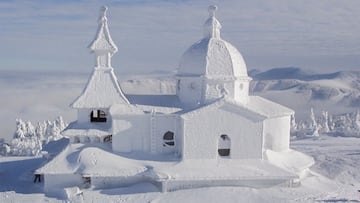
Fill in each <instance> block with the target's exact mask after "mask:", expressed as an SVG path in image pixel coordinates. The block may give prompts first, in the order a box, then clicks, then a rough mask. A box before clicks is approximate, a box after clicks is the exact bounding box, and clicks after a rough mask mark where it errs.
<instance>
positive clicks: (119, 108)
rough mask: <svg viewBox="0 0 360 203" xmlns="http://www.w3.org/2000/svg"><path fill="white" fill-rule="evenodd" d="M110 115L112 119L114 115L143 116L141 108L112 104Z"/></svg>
mask: <svg viewBox="0 0 360 203" xmlns="http://www.w3.org/2000/svg"><path fill="white" fill-rule="evenodd" d="M110 114H111V116H112V117H113V118H114V116H116V115H130V114H131V115H135V114H138V115H139V114H144V111H142V109H141V108H139V107H138V106H137V105H132V104H114V105H112V106H111V108H110Z"/></svg>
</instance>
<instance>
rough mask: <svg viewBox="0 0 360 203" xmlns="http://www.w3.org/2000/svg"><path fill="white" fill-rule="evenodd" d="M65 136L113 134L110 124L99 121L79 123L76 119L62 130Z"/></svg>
mask: <svg viewBox="0 0 360 203" xmlns="http://www.w3.org/2000/svg"><path fill="white" fill-rule="evenodd" d="M61 134H62V135H64V136H68V137H71V136H89V137H103V136H106V135H109V134H111V126H110V124H104V123H101V124H98V123H78V122H77V121H74V122H72V123H70V124H69V125H68V126H67V127H66V129H65V130H63V131H62V132H61Z"/></svg>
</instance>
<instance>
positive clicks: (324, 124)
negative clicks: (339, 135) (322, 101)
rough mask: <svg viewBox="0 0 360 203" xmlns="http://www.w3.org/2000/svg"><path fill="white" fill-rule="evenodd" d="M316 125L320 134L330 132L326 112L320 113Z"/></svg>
mask: <svg viewBox="0 0 360 203" xmlns="http://www.w3.org/2000/svg"><path fill="white" fill-rule="evenodd" d="M317 124H318V126H319V128H320V129H319V131H320V132H322V133H328V132H330V128H329V114H328V112H327V111H322V112H321V116H320V117H319V118H318V119H317Z"/></svg>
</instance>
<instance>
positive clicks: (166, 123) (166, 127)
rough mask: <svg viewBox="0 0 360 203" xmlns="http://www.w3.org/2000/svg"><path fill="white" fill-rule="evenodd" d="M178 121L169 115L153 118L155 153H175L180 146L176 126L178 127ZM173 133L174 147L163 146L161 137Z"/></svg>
mask: <svg viewBox="0 0 360 203" xmlns="http://www.w3.org/2000/svg"><path fill="white" fill-rule="evenodd" d="M179 122H180V119H179V117H178V116H177V115H171V114H170V115H169V114H162V115H156V116H155V122H154V124H155V125H154V126H153V127H154V133H155V135H154V137H153V139H155V140H154V141H155V143H156V149H155V150H154V151H155V153H159V154H168V153H175V151H176V148H178V147H180V146H181V143H180V142H179V136H180V135H179V132H178V126H179ZM167 131H170V132H173V133H174V139H175V140H174V141H175V145H174V146H166V145H165V146H164V140H163V136H164V134H165V133H166V132H167Z"/></svg>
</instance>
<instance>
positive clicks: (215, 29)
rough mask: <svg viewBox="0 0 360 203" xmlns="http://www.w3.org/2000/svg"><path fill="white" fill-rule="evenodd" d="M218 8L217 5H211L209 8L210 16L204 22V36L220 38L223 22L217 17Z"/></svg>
mask: <svg viewBox="0 0 360 203" xmlns="http://www.w3.org/2000/svg"><path fill="white" fill-rule="evenodd" d="M217 9H218V8H217V6H215V5H211V6H209V8H208V11H209V18H208V19H207V20H206V22H205V24H204V38H220V29H221V24H220V22H219V21H218V20H217V19H216V18H215V13H216V11H217Z"/></svg>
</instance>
